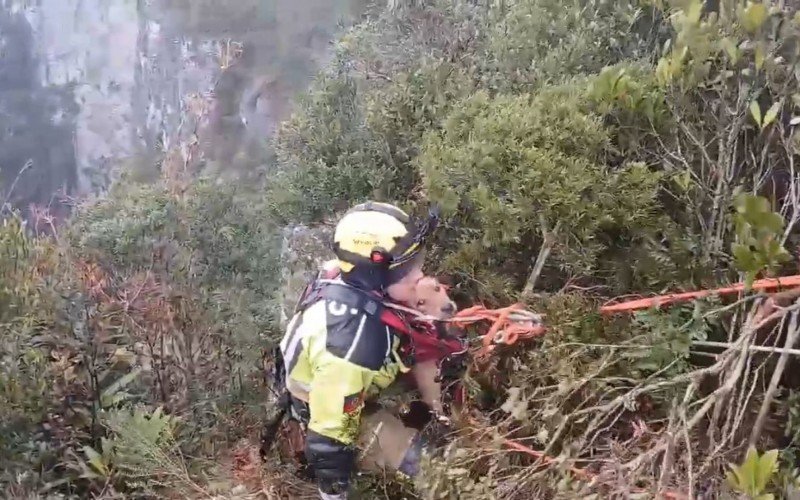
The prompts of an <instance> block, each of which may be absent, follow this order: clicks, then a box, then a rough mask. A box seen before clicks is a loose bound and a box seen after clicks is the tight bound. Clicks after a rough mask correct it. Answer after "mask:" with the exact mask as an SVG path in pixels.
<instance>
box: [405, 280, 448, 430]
mask: <svg viewBox="0 0 800 500" xmlns="http://www.w3.org/2000/svg"><path fill="white" fill-rule="evenodd" d="M413 307H414V309H416V310H418V311H419V312H421V313H423V314H425V315H426V316H430V317H432V318H435V319H438V320H444V319H449V318H452V317H453V315H454V314H455V313H456V304H455V302H453V300H452V299H451V298H450V296H449V295H447V288H446V287H444V286H442V284H441V283H440V282H439V280H437V279H436V278H434V277H431V276H426V277H424V278H422V279H421V280H420V281H419V282H418V283H417V288H416V301H415V302H414V304H413ZM437 371H438V366H437V360H435V359H431V360H423V361H421V362H419V363H416V364H414V366H413V367H412V368H411V375H412V376H413V378H414V382H415V383H416V385H417V389H418V390H419V392H420V395H421V396H422V401H423V402H425V404H427V405H428V407H429V408H430V409H431V410H433V411H434V413H436V414H437V415H443V414H444V407H443V406H442V384H441V383H440V382H437V381H436V375H437Z"/></svg>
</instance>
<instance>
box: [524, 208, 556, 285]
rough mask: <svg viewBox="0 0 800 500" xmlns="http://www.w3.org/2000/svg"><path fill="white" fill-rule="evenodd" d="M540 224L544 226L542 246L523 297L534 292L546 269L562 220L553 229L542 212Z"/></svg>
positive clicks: (526, 283)
mask: <svg viewBox="0 0 800 500" xmlns="http://www.w3.org/2000/svg"><path fill="white" fill-rule="evenodd" d="M539 224H540V225H541V228H542V238H543V241H542V246H541V248H539V255H537V256H536V261H535V263H534V265H533V270H532V271H531V274H530V275H529V276H528V280H527V281H526V282H525V288H524V289H523V290H522V298H523V299H524V298H528V297H530V296H531V295H532V294H533V289H534V287H535V286H536V281H537V280H538V279H539V275H540V274H542V270H543V269H544V263H545V262H547V258H548V257H550V252H551V251H552V250H553V246H554V245H555V239H554V238H555V233H556V232H558V230H559V228H560V227H561V221H558V223H556V225H555V227H554V228H553V230H552V231H551V230H550V229H548V227H547V220H546V219H545V217H544V215H543V214H541V213H540V214H539Z"/></svg>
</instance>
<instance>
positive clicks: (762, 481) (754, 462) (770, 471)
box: [727, 448, 778, 500]
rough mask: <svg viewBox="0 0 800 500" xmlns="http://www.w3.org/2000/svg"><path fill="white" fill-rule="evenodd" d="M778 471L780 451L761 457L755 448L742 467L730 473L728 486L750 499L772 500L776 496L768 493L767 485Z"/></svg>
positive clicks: (748, 454) (748, 452) (735, 467)
mask: <svg viewBox="0 0 800 500" xmlns="http://www.w3.org/2000/svg"><path fill="white" fill-rule="evenodd" d="M777 470H778V450H770V451H767V452H764V454H762V455H760V456H759V453H758V451H756V449H755V448H750V449H748V450H747V456H745V458H744V462H742V464H741V465H736V466H733V467H732V470H731V471H730V472H728V476H727V479H728V484H730V485H731V486H732V487H733V488H734V489H735V490H736V491H738V492H741V493H744V494H745V495H747V496H748V497H749V498H752V499H758V500H772V499H773V498H775V496H774V495H773V494H772V493H766V489H767V484H768V483H769V482H770V480H771V479H772V478H773V475H774V474H775V472H777Z"/></svg>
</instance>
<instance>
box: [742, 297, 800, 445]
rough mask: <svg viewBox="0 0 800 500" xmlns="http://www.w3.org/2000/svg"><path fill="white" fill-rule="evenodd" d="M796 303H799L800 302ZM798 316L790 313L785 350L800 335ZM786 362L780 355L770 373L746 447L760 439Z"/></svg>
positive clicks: (782, 355)
mask: <svg viewBox="0 0 800 500" xmlns="http://www.w3.org/2000/svg"><path fill="white" fill-rule="evenodd" d="M798 303H800V301H799V302H798ZM798 314H800V313H798V312H797V311H795V312H793V313H792V320H791V322H790V323H789V332H788V333H787V335H786V343H785V344H784V346H785V348H786V349H790V348H791V347H792V346H793V345H794V344H795V342H796V341H797V336H798V334H799V333H800V328H798V324H797V323H798ZM788 360H789V353H788V352H783V353H781V357H780V358H779V359H778V365H777V366H776V367H775V371H774V372H772V379H771V380H770V381H769V388H768V389H767V393H766V394H765V395H764V401H763V402H762V403H761V409H760V410H759V412H758V417H757V418H756V424H755V426H754V427H753V432H752V433H751V434H750V441H749V443H748V446H755V444H756V441H758V438H759V437H761V431H762V429H763V428H764V422H765V421H766V417H767V412H768V411H769V408H770V406H771V405H772V400H773V398H774V397H775V393H776V391H777V390H778V382H780V379H781V375H783V371H784V370H785V369H786V362H787V361H788Z"/></svg>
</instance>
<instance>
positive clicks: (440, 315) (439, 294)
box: [411, 276, 456, 319]
mask: <svg viewBox="0 0 800 500" xmlns="http://www.w3.org/2000/svg"><path fill="white" fill-rule="evenodd" d="M411 305H412V307H414V309H416V310H418V311H420V312H421V313H423V314H425V315H427V316H431V317H434V318H436V319H448V318H452V317H453V315H454V314H455V313H456V304H455V302H453V300H452V299H451V298H450V296H449V295H448V294H447V287H445V286H443V285H442V284H441V283H440V282H439V280H437V279H436V278H434V277H431V276H425V277H424V278H422V279H421V280H419V282H418V283H417V292H416V299H415V302H414V303H413V304H411Z"/></svg>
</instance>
